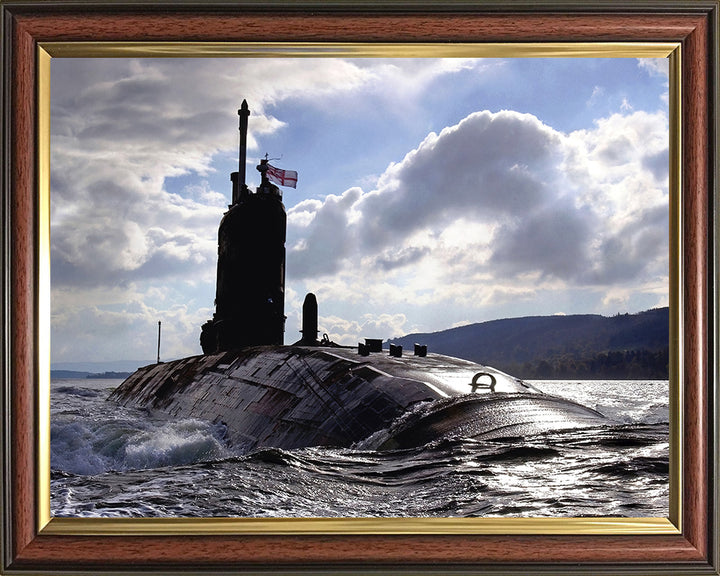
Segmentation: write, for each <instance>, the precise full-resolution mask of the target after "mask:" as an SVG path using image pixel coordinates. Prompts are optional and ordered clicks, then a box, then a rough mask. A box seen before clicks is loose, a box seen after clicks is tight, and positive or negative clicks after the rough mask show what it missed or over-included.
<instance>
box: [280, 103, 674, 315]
mask: <svg viewBox="0 0 720 576" xmlns="http://www.w3.org/2000/svg"><path fill="white" fill-rule="evenodd" d="M667 146H668V137H667V120H666V118H665V117H664V115H662V114H647V113H644V112H634V113H630V114H625V115H620V114H616V115H613V116H611V117H609V118H605V119H603V120H600V121H598V122H597V124H596V126H595V128H594V129H591V130H583V131H578V132H573V133H571V134H563V133H560V132H557V131H555V130H553V129H552V128H550V127H548V126H546V125H544V124H543V123H542V122H540V121H539V120H538V119H537V118H535V117H534V116H531V115H527V114H519V113H516V112H510V111H506V112H498V113H490V112H478V113H474V114H471V115H470V116H468V117H467V118H465V119H464V120H462V121H461V122H460V123H458V124H457V125H455V126H452V127H448V128H446V129H444V130H443V131H442V132H441V133H440V134H434V133H432V134H430V135H428V137H427V138H426V139H425V140H424V141H423V142H421V143H420V145H419V146H418V147H417V148H416V149H415V150H413V151H411V152H410V153H408V154H407V155H406V156H405V158H404V159H403V160H402V161H401V162H398V163H395V164H391V165H390V166H389V167H388V168H387V170H386V171H385V173H384V174H383V175H382V176H381V177H380V178H379V180H378V185H377V187H376V188H375V189H374V190H371V191H368V192H365V191H363V190H361V189H359V188H353V189H350V190H348V191H346V192H345V193H343V194H341V195H338V196H336V195H332V196H328V197H327V199H326V200H325V201H324V202H322V203H320V202H318V201H313V202H312V203H303V204H302V205H301V207H298V214H300V213H302V218H300V217H297V218H291V219H292V220H294V221H295V225H296V227H295V230H294V234H295V236H296V237H297V238H299V239H300V240H298V242H297V244H296V246H295V249H294V250H291V251H290V252H289V263H288V266H289V268H288V269H289V272H290V275H291V276H292V278H293V279H295V280H298V281H299V280H302V279H305V281H306V282H310V280H311V279H312V278H314V277H318V276H320V277H323V280H324V281H326V283H325V285H324V287H325V290H326V292H327V293H328V294H330V295H331V297H332V298H343V293H345V294H346V296H345V298H346V299H347V300H348V301H350V300H353V299H355V298H357V295H358V294H362V298H365V299H367V300H381V301H384V302H386V303H387V302H392V301H393V300H394V301H395V302H397V303H400V302H402V301H403V300H405V301H407V300H411V301H413V302H424V303H427V304H430V303H438V302H442V301H446V302H455V303H463V304H464V305H468V304H470V305H471V304H472V303H473V301H474V302H475V304H476V306H481V305H491V304H497V303H499V302H502V301H503V300H504V299H505V298H506V296H505V295H511V297H512V298H515V299H518V298H524V297H530V296H532V295H533V294H534V293H535V292H536V291H537V290H539V289H547V288H552V289H564V288H569V287H570V288H577V289H600V288H601V287H602V288H606V287H608V286H611V285H615V284H618V283H619V284H621V285H622V284H624V283H629V282H633V283H637V282H641V283H642V282H651V281H655V280H657V278H662V277H666V276H667V246H668V237H667V234H668V231H667V172H666V170H663V169H662V165H663V163H665V165H666V162H667ZM350 214H353V216H352V218H351V217H350V216H349V215H350ZM291 216H292V211H291ZM428 286H430V287H432V288H433V289H432V290H430V291H429V290H427V289H426V288H427V287H428ZM351 294H352V296H351Z"/></svg>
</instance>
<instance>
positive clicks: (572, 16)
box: [1, 0, 719, 574]
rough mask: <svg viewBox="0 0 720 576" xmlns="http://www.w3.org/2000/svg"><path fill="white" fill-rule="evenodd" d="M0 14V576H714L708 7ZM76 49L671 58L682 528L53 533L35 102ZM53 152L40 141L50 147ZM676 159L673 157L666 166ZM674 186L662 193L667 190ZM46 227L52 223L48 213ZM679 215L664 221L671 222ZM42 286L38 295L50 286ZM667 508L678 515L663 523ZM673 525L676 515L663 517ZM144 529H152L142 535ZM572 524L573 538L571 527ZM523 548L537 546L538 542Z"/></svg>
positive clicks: (113, 7)
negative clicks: (304, 48)
mask: <svg viewBox="0 0 720 576" xmlns="http://www.w3.org/2000/svg"><path fill="white" fill-rule="evenodd" d="M1 9H2V13H1V16H2V27H3V40H2V50H3V53H2V63H3V66H2V107H3V108H2V118H3V131H2V138H3V152H2V153H3V161H2V179H1V182H2V191H3V194H2V198H3V203H2V220H3V244H2V258H3V277H2V278H3V282H2V285H3V309H2V310H3V311H2V315H3V338H2V342H3V347H2V369H3V387H2V400H3V415H4V426H3V437H2V449H3V467H2V483H3V523H2V545H3V558H2V570H3V571H5V572H6V573H8V574H22V573H38V572H42V573H53V572H57V573H60V572H68V571H72V572H80V571H83V572H89V573H94V574H98V573H101V572H104V571H114V572H118V571H121V572H133V571H137V572H141V571H142V572H145V571H151V572H152V571H161V572H162V573H164V574H167V573H181V572H182V573H187V572H188V571H191V572H194V573H207V572H211V573H218V572H226V573H227V572H243V573H247V572H258V573H260V572H263V573H264V572H277V573H282V572H291V571H293V572H295V571H306V572H310V573H319V572H327V571H330V572H346V571H351V572H354V571H357V572H368V571H379V572H382V573H400V572H407V571H411V572H418V573H420V572H423V571H427V572H446V573H452V572H474V573H478V572H480V573H481V572H489V573H493V572H502V573H504V574H507V573H513V574H514V573H518V574H527V573H532V572H534V571H535V572H542V573H548V572H562V573H566V572H567V573H598V572H608V573H629V572H633V573H638V572H643V573H677V574H681V573H682V574H685V573H693V574H717V573H718V555H719V553H718V533H717V527H718V526H717V524H718V510H717V501H718V492H717V486H716V483H717V446H718V442H717V411H718V408H717V380H716V377H717V365H716V362H717V358H716V351H715V349H716V345H717V341H716V336H717V333H716V331H717V285H716V284H717V270H716V267H717V263H716V262H715V260H714V258H715V257H716V251H717V248H718V246H717V238H716V231H715V226H716V212H715V211H716V207H715V194H716V187H717V171H718V166H717V163H718V159H717V140H716V137H717V126H716V122H717V118H718V116H717V95H716V92H717V65H718V59H717V52H718V45H717V43H718V2H717V1H704V0H698V1H693V0H683V1H675V0H668V1H664V0H656V1H655V2H635V3H633V4H623V3H619V2H612V1H610V2H602V3H596V2H589V3H578V2H557V1H556V2H536V3H533V4H532V5H527V4H524V3H522V2H517V3H515V2H502V3H494V2H488V3H467V2H455V1H450V2H445V3H443V4H440V5H433V4H430V3H426V2H416V3H404V2H403V3H399V2H395V3H393V2H387V3H377V2H352V3H350V2H315V3H313V2H300V3H295V2H287V1H286V2H266V3H253V2H243V1H234V2H229V1H225V2H222V1H216V2H203V3H194V2H182V1H181V2H172V3H171V2H157V1H156V2H153V1H150V2H140V1H125V2H120V1H119V2H112V1H111V2H98V1H76V2H66V1H64V0H57V1H55V0H45V1H42V2H41V1H40V0H29V1H27V0H26V1H21V0H17V1H15V0H7V1H4V2H3V3H2V4H1ZM84 42H90V43H99V42H102V43H104V42H112V43H124V44H125V45H128V46H132V44H128V43H132V42H138V43H148V42H151V43H152V42H169V43H178V42H183V43H187V42H198V43H217V44H214V45H216V46H220V49H221V46H222V43H224V42H254V43H265V42H300V43H338V42H340V43H343V42H352V43H405V44H413V43H442V44H452V43H478V42H480V43H489V42H492V43H533V42H534V43H558V44H560V45H562V44H565V45H569V44H571V43H577V42H601V43H614V42H633V43H639V44H642V43H657V42H663V43H677V45H678V47H679V52H678V62H677V64H678V65H679V70H681V74H682V76H681V80H680V83H679V84H680V94H679V95H678V97H679V102H680V111H681V117H680V118H679V121H680V125H681V127H682V128H681V131H680V132H681V133H680V134H679V135H678V138H677V140H678V142H679V144H680V148H679V149H678V150H677V158H678V159H679V167H678V168H679V169H678V178H679V183H678V185H679V187H680V189H681V193H680V198H681V205H680V206H679V207H678V209H677V211H676V212H677V214H675V216H677V222H678V224H679V226H680V227H681V230H680V232H679V234H680V237H681V244H680V246H681V254H679V255H678V259H679V260H681V264H680V266H679V268H680V270H681V275H680V278H679V281H680V286H681V288H680V289H679V294H677V306H678V308H679V313H678V315H677V326H675V328H676V332H677V339H678V343H677V348H678V349H679V350H680V351H681V353H682V362H679V363H678V364H677V366H676V368H677V370H678V373H677V374H676V377H677V378H678V379H679V380H680V381H681V382H682V387H681V389H682V391H683V392H682V397H681V398H680V399H679V400H680V401H679V402H678V403H677V415H678V417H679V419H680V420H681V421H682V436H681V437H680V436H679V437H677V438H675V440H676V443H677V446H676V448H675V449H676V450H677V451H678V452H679V453H681V454H682V458H681V460H680V462H681V465H682V467H681V469H679V470H678V475H679V477H680V480H679V481H678V490H679V492H678V496H677V497H678V498H679V501H678V502H676V504H677V505H678V506H677V510H679V513H678V515H677V518H673V522H674V523H675V526H674V528H673V529H671V530H668V529H663V530H659V531H658V532H657V533H653V532H652V530H648V531H645V532H643V533H632V531H630V532H628V530H627V529H622V528H620V529H618V530H616V531H613V530H605V531H603V533H602V534H598V533H594V532H592V531H588V530H582V529H581V530H578V531H577V532H575V533H573V530H572V528H571V529H570V531H569V532H570V533H568V531H567V530H565V531H560V532H562V533H557V531H556V530H551V529H547V530H533V531H528V530H523V525H522V523H521V524H516V527H515V529H513V530H509V529H506V530H505V531H504V532H501V531H498V530H496V531H491V532H486V533H477V532H476V531H475V532H473V531H467V530H464V529H462V527H461V528H458V527H457V525H455V526H454V527H453V526H450V527H449V528H448V529H447V530H446V531H442V530H439V531H438V530H437V529H433V530H423V529H422V527H421V523H420V524H417V523H416V525H415V526H411V527H410V528H409V529H408V530H406V531H403V530H402V529H397V528H395V529H393V530H392V531H391V532H390V533H381V532H380V531H377V530H372V529H371V530H362V529H340V530H334V529H333V528H332V525H331V524H323V525H322V526H321V527H320V528H318V529H315V530H313V529H306V530H300V531H296V530H287V529H284V527H283V525H282V524H275V525H274V526H272V527H268V526H267V525H265V526H264V527H263V529H262V530H258V531H254V532H253V531H243V530H235V531H234V529H233V527H232V524H231V525H229V526H223V527H222V529H218V530H216V531H214V533H213V531H212V530H211V531H210V533H207V532H204V533H197V532H196V531H195V530H194V529H195V527H196V526H197V524H196V523H195V524H193V523H184V522H181V521H177V520H176V521H173V522H174V523H175V529H174V530H171V531H168V530H167V529H166V528H163V529H162V530H158V529H157V528H156V523H154V522H152V521H151V519H142V520H139V521H138V520H136V521H133V522H132V523H131V524H119V525H118V526H120V528H119V529H115V530H106V531H105V532H104V533H103V532H102V531H100V530H98V531H95V532H92V531H88V529H87V526H85V527H83V528H82V529H81V530H76V531H73V530H72V529H70V528H69V527H68V526H65V527H64V528H65V529H53V526H52V524H50V525H48V522H47V520H48V518H47V517H46V516H47V513H46V511H44V510H42V509H41V506H40V504H39V501H38V492H39V489H38V486H39V485H40V484H41V483H42V478H43V477H44V476H47V475H48V472H49V471H48V470H47V463H46V462H44V460H43V459H42V458H39V457H38V454H37V446H38V442H39V441H40V440H41V439H42V438H43V436H44V435H47V420H48V417H49V416H48V414H46V413H45V412H44V410H45V408H44V407H43V403H42V402H40V401H39V398H40V396H41V394H42V392H43V391H42V389H41V387H42V381H43V380H44V379H46V378H47V376H48V375H47V374H44V372H45V371H47V370H49V366H47V365H45V361H44V360H43V358H46V357H47V354H46V350H45V349H44V348H43V347H46V346H47V343H46V342H48V341H49V334H45V333H43V332H44V331H46V329H47V326H46V324H47V323H46V322H45V323H44V322H43V317H44V315H45V314H46V313H48V310H47V309H46V308H44V307H46V306H47V303H48V302H49V298H48V296H47V294H46V291H47V286H46V285H44V283H43V282H42V281H41V280H42V279H41V278H40V273H41V272H40V271H41V270H42V269H43V262H42V259H43V258H49V247H48V246H46V245H44V244H43V243H44V242H47V238H44V237H43V234H42V230H43V229H44V228H43V227H44V226H46V224H47V223H46V222H42V221H41V219H42V216H41V215H42V214H43V213H44V212H43V210H41V203H42V202H47V201H48V198H44V197H42V195H38V190H39V189H41V188H42V186H43V185H45V186H46V187H47V178H48V172H47V169H48V165H49V159H48V158H46V157H44V156H43V155H42V154H39V153H38V152H37V151H38V150H44V149H47V148H48V146H47V142H42V141H41V139H42V138H43V137H45V138H46V137H47V133H48V130H47V126H45V125H44V123H45V122H47V121H48V119H49V114H48V111H47V110H43V109H42V106H43V104H42V99H41V98H40V97H39V95H38V92H37V86H38V85H39V80H40V78H39V75H40V74H42V73H44V72H43V71H44V70H45V68H46V67H45V66H44V65H43V63H42V60H43V58H45V57H46V56H43V54H44V51H43V48H42V46H43V44H46V43H65V44H66V46H69V47H72V45H76V46H78V49H80V50H82V46H83V44H82V43H84ZM43 135H45V136H43ZM671 157H672V153H671ZM671 178H672V176H671ZM45 212H46V211H45ZM671 212H672V210H671ZM45 284H47V283H45ZM672 508H673V503H671V509H672ZM671 515H672V514H671ZM146 520H147V521H146ZM569 524H570V525H572V522H569ZM531 532H532V533H531Z"/></svg>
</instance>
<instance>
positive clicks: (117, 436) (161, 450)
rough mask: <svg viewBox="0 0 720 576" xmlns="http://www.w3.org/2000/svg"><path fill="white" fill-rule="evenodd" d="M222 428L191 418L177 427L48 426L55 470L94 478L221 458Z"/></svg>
mask: <svg viewBox="0 0 720 576" xmlns="http://www.w3.org/2000/svg"><path fill="white" fill-rule="evenodd" d="M224 434H225V428H224V426H222V425H219V424H211V423H209V422H204V421H201V420H195V419H183V420H179V421H177V422H167V421H166V422H157V421H154V420H146V421H144V422H143V421H141V420H138V419H135V418H131V419H126V418H112V419H109V420H106V421H102V422H100V421H87V420H81V419H74V418H71V419H68V418H56V419H54V420H53V421H52V422H51V431H50V466H51V468H52V469H53V470H54V471H62V472H68V473H72V474H81V475H95V474H101V473H105V472H109V471H125V470H134V469H147V468H160V467H165V466H177V465H182V464H192V463H196V462H201V461H205V460H213V459H220V458H225V457H227V456H228V455H229V451H228V449H227V447H226V446H225V443H224V441H223V437H224Z"/></svg>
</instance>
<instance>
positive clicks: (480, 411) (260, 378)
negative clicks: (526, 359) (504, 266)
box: [110, 346, 603, 452]
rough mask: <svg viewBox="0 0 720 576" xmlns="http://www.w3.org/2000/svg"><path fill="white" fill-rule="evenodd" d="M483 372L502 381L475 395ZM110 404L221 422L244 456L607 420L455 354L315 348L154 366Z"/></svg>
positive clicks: (260, 350)
mask: <svg viewBox="0 0 720 576" xmlns="http://www.w3.org/2000/svg"><path fill="white" fill-rule="evenodd" d="M477 374H482V375H484V376H490V377H491V378H492V380H493V382H494V384H493V387H492V389H491V388H490V387H489V386H487V387H480V388H476V387H474V388H473V389H474V390H475V393H470V394H468V392H469V391H470V386H469V385H470V383H471V381H472V380H473V376H474V375H477ZM110 399H111V400H113V401H115V402H118V403H120V404H123V405H126V406H135V407H140V408H147V409H150V410H153V411H159V412H163V413H165V414H167V415H169V416H171V417H176V418H198V419H202V420H207V421H211V422H214V423H220V424H223V425H224V426H225V428H226V441H227V442H228V444H230V445H231V446H233V447H234V448H235V449H238V450H239V451H243V452H245V451H250V450H254V449H257V448H266V447H276V448H283V449H291V448H301V447H307V446H337V447H349V446H353V445H356V444H358V443H360V442H361V441H364V442H363V443H362V444H363V446H364V447H367V448H377V449H381V450H385V449H396V448H406V447H410V446H417V445H422V444H424V443H426V442H429V441H432V440H433V439H435V438H439V437H442V436H447V435H455V436H457V435H462V436H464V437H498V436H512V435H524V434H528V433H533V434H535V433H540V432H544V431H548V430H555V429H562V428H568V427H582V426H593V425H598V424H599V423H602V421H603V417H602V415H601V414H599V413H597V412H595V411H593V410H590V409H588V408H585V407H583V406H580V405H578V404H574V403H572V402H568V401H566V400H563V399H561V398H557V397H554V396H550V395H546V394H543V393H542V392H540V391H539V390H537V389H536V388H534V387H532V386H531V385H529V384H527V383H525V382H523V381H521V380H518V379H516V378H513V377H511V376H508V375H506V374H503V373H502V372H499V371H497V370H494V369H492V368H489V367H486V366H482V365H479V364H475V363H473V362H468V361H465V360H461V359H458V358H451V357H448V356H443V355H439V354H428V355H427V357H422V358H418V357H414V356H408V357H400V358H392V357H388V356H386V355H382V354H373V355H370V356H368V357H361V356H358V355H357V353H356V352H351V351H350V350H347V349H339V348H321V347H306V346H255V347H250V348H244V349H241V350H233V351H228V352H223V353H218V354H211V355H205V356H193V357H190V358H185V359H182V360H176V361H173V362H167V363H161V364H154V365H150V366H146V367H143V368H140V369H138V370H137V371H136V372H135V373H134V374H133V375H131V376H130V377H129V378H128V379H127V380H125V381H124V382H123V383H122V384H121V385H120V386H119V387H118V388H117V389H116V390H115V391H114V392H113V393H112V395H111V396H110Z"/></svg>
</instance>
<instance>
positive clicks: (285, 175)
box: [267, 164, 297, 188]
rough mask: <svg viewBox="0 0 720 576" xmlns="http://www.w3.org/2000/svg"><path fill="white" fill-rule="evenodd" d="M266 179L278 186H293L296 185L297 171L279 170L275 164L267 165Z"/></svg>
mask: <svg viewBox="0 0 720 576" xmlns="http://www.w3.org/2000/svg"><path fill="white" fill-rule="evenodd" d="M267 179H268V180H270V182H274V183H275V184H280V186H289V187H290V188H295V187H296V186H297V172H295V171H294V170H281V169H280V168H275V166H271V165H270V164H268V165H267Z"/></svg>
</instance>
